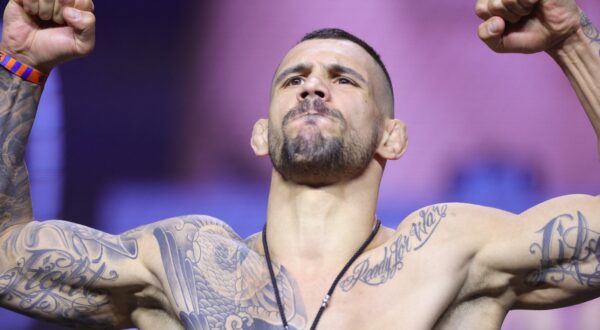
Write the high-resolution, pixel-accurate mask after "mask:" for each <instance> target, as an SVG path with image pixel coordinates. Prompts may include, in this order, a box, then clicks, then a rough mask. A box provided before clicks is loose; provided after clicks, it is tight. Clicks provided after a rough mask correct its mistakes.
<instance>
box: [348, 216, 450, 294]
mask: <svg viewBox="0 0 600 330" xmlns="http://www.w3.org/2000/svg"><path fill="white" fill-rule="evenodd" d="M447 209H448V206H447V205H435V206H431V207H429V208H427V209H423V210H421V211H420V212H419V219H418V220H417V221H415V222H413V223H412V224H411V226H410V230H409V232H408V235H405V234H400V235H398V237H397V238H396V239H395V240H394V242H392V243H391V244H390V245H388V246H386V247H384V250H383V251H384V252H383V258H381V259H380V260H378V261H372V260H371V258H370V257H369V258H367V259H365V260H363V261H361V262H359V263H358V264H357V265H356V266H354V268H353V270H352V274H350V275H348V276H347V277H346V278H345V279H343V280H342V281H340V284H339V285H340V288H341V289H342V290H344V291H350V290H351V289H352V288H353V287H354V286H355V285H356V284H357V283H358V282H361V283H364V284H367V285H371V286H378V285H382V284H385V283H386V282H387V281H389V280H391V279H392V278H393V277H394V275H396V273H397V272H398V271H399V270H402V268H403V267H404V256H405V255H406V254H407V253H409V252H413V251H418V250H419V249H421V248H422V247H423V246H425V244H426V243H427V242H428V241H429V238H430V237H431V236H432V235H433V233H434V231H435V229H436V228H437V227H438V225H439V224H440V223H441V222H442V220H443V219H444V218H445V217H446V211H447Z"/></svg>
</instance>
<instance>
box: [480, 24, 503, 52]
mask: <svg viewBox="0 0 600 330" xmlns="http://www.w3.org/2000/svg"><path fill="white" fill-rule="evenodd" d="M505 28H506V22H504V20H503V19H502V18H500V17H497V16H494V17H492V18H490V19H488V20H487V21H485V22H483V23H481V24H480V25H479V29H478V31H477V34H478V35H479V38H480V39H481V40H482V41H483V42H484V43H485V44H486V45H487V46H488V47H490V48H491V49H492V50H493V51H495V52H502V51H503V50H504V45H503V44H502V35H503V33H504V29H505Z"/></svg>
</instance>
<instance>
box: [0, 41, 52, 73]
mask: <svg viewBox="0 0 600 330" xmlns="http://www.w3.org/2000/svg"><path fill="white" fill-rule="evenodd" d="M0 52H2V53H5V54H7V55H8V56H10V57H12V58H14V59H15V60H17V61H19V62H20V63H23V64H25V65H27V66H29V67H31V68H33V69H35V70H37V71H40V72H41V73H43V74H45V75H48V74H50V71H52V69H53V68H54V66H52V65H44V64H42V63H39V61H36V60H35V59H34V58H33V57H31V56H29V55H27V54H26V53H24V52H20V51H16V50H13V49H10V48H8V47H6V46H5V45H4V43H0Z"/></svg>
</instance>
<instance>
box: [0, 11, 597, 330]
mask: <svg viewBox="0 0 600 330" xmlns="http://www.w3.org/2000/svg"><path fill="white" fill-rule="evenodd" d="M73 10H75V12H74V11H73ZM92 10H93V4H92V3H91V2H90V1H89V0H60V1H58V0H57V1H55V2H53V1H47V0H40V1H37V0H29V1H25V0H23V1H21V0H11V1H10V2H9V4H8V5H7V7H6V10H5V15H4V26H3V35H4V36H5V38H4V39H3V40H2V43H1V44H0V50H2V51H4V52H7V53H9V54H11V55H12V56H14V57H15V58H17V59H18V60H20V61H22V62H24V63H26V64H28V65H31V66H33V67H36V68H38V69H40V70H43V71H46V72H48V71H49V70H50V69H51V68H52V67H54V66H55V65H57V64H58V63H61V62H64V61H66V60H69V59H72V58H75V57H79V56H84V55H86V54H88V53H89V52H90V51H91V49H92V48H93V44H94V33H93V31H94V27H95V24H94V22H95V17H94V15H93V13H92ZM476 13H477V14H478V15H479V16H480V17H481V18H482V19H484V20H485V22H484V23H482V25H481V26H480V28H479V36H480V38H481V39H482V40H483V41H484V42H485V43H486V44H487V45H489V46H490V48H492V49H493V50H495V51H498V52H524V53H529V52H536V51H546V52H547V53H548V54H549V55H550V56H551V57H552V58H553V59H554V60H555V61H556V62H557V64H558V65H560V67H561V68H562V69H563V70H564V72H565V75H566V76H567V78H568V79H569V81H570V82H571V84H572V86H573V88H574V89H575V91H576V92H577V96H578V97H579V99H580V101H581V104H582V105H583V108H584V109H585V112H586V114H587V116H588V117H589V119H590V121H591V123H592V126H593V127H594V129H595V130H596V133H597V135H598V136H599V137H600V33H599V31H598V29H597V28H596V27H595V26H594V25H593V24H592V23H591V22H590V20H589V19H588V18H587V17H586V16H585V14H584V13H583V12H580V11H579V9H578V8H577V6H576V4H575V3H574V2H573V1H569V0H564V1H552V0H547V1H535V0H518V1H517V0H479V1H478V2H477V5H476ZM32 17H36V19H41V20H46V21H50V20H52V21H53V22H54V23H56V24H55V25H56V26H53V25H54V24H51V26H53V27H49V28H42V27H40V26H36V25H35V24H32V22H34V20H32ZM507 22H508V23H507ZM26 23H27V24H26ZM34 23H35V22H34ZM511 24H512V25H511ZM46 25H48V24H46ZM50 40H52V41H53V42H50ZM342 67H343V68H346V69H344V70H340V68H342ZM290 68H292V69H290ZM348 69H350V70H348ZM283 73H285V74H283ZM282 74H283V75H282ZM275 76H276V78H275V79H274V81H273V86H272V92H271V103H270V109H269V118H268V119H261V120H259V121H258V122H257V124H256V125H255V127H254V131H253V135H252V147H253V149H254V151H255V153H256V154H257V155H259V156H260V155H267V154H269V144H270V143H272V139H273V138H274V136H283V135H288V136H291V137H296V136H301V137H302V138H304V139H306V140H307V141H309V142H310V141H313V139H314V138H315V136H318V134H322V135H323V136H326V137H332V138H342V139H344V141H355V143H354V145H353V146H355V147H364V145H365V144H366V143H367V141H369V139H370V137H372V136H376V137H377V138H378V139H377V141H376V142H377V144H376V145H375V147H374V148H375V150H374V155H373V157H372V159H371V160H370V161H369V162H368V164H367V165H366V168H364V170H363V171H362V172H361V173H359V174H358V175H356V174H352V175H351V176H350V175H348V176H346V177H340V178H338V179H337V181H336V182H327V184H324V183H323V178H322V177H319V176H318V175H317V176H315V175H312V176H303V177H294V178H293V179H290V178H288V177H284V176H282V175H281V174H280V173H279V172H277V171H273V175H272V181H271V190H270V194H269V204H268V210H267V226H268V237H267V239H268V242H269V247H270V250H271V256H272V259H273V260H274V268H275V274H276V278H277V283H278V287H279V291H280V294H281V298H282V301H283V306H284V308H285V314H286V316H287V319H288V322H289V324H290V325H291V328H292V329H308V328H309V326H310V324H311V323H312V321H313V319H314V317H315V314H316V312H317V310H318V308H319V306H320V304H321V300H322V299H323V295H324V293H325V292H326V291H327V289H328V288H329V285H330V284H331V282H332V281H333V279H334V278H335V276H336V275H337V274H338V272H339V271H340V269H341V268H342V267H343V266H344V264H345V263H346V261H347V260H348V259H349V258H350V256H352V254H353V253H354V252H355V251H356V250H357V249H358V247H359V246H360V245H361V243H362V242H363V241H364V240H365V238H366V237H367V236H368V235H369V233H370V231H371V229H372V226H373V223H374V221H375V206H376V203H377V194H378V190H379V183H380V180H381V176H382V174H383V169H384V165H385V163H386V161H388V160H394V159H398V158H400V157H401V155H402V154H403V152H404V151H405V147H406V139H407V138H406V131H405V128H404V124H403V123H402V122H401V121H399V120H397V119H393V118H391V116H390V115H389V114H390V113H391V111H390V107H391V106H392V100H391V94H389V91H388V90H387V89H386V87H385V86H386V85H385V84H386V81H385V77H384V74H383V72H382V71H381V69H380V68H379V67H378V66H377V65H376V63H375V62H374V61H373V60H372V58H371V57H370V56H369V54H367V53H366V52H365V51H364V50H363V49H362V48H361V47H359V46H358V45H356V44H354V43H352V42H349V41H345V40H330V39H326V40H310V41H306V42H302V43H300V44H298V45H296V46H295V47H293V48H292V49H291V50H290V51H289V52H288V53H287V55H286V56H285V57H284V59H283V60H282V62H281V64H280V66H279V68H278V70H277V72H276V75H275ZM279 78H281V79H279ZM0 89H1V90H2V93H1V94H0V137H1V138H0V141H1V147H2V153H1V154H0V304H1V305H2V306H3V307H5V308H9V309H12V310H15V311H17V312H20V313H23V314H26V315H30V316H32V317H36V318H42V319H47V320H50V321H54V322H57V323H62V324H66V325H70V326H73V327H78V328H92V329H93V328H97V329H107V328H131V327H137V328H140V329H157V330H158V329H161V330H162V329H281V328H282V323H281V320H280V315H279V311H278V308H277V304H276V302H275V296H274V290H273V287H272V285H271V281H270V278H269V273H268V269H267V266H266V263H265V258H264V251H263V248H262V245H261V243H260V242H261V238H262V237H261V234H260V233H258V234H255V235H253V236H251V237H248V238H246V239H243V238H241V237H239V236H238V235H237V234H236V233H235V232H234V231H233V230H232V229H231V228H230V227H229V226H228V225H227V224H225V223H224V222H223V221H220V220H218V219H215V218H212V217H209V216H199V215H191V216H184V217H177V218H171V219H166V220H163V221H159V222H156V223H152V224H148V225H145V226H142V227H139V228H136V229H133V230H130V231H128V232H125V233H122V234H120V235H111V234H107V233H103V232H101V231H97V230H95V229H92V228H88V227H85V226H81V225H78V224H75V223H71V222H66V221H59V220H48V221H43V222H38V221H33V218H32V212H31V199H30V196H29V186H28V176H27V170H26V167H25V164H24V160H23V158H24V150H25V146H26V143H27V138H28V135H29V131H30V129H31V125H32V123H33V119H34V117H35V112H36V109H37V105H38V102H39V98H40V95H41V93H42V87H40V86H37V85H33V84H31V83H29V82H26V81H23V80H22V79H20V78H19V77H17V76H15V75H13V74H11V73H9V72H8V71H7V70H4V69H0ZM314 100H320V102H323V103H324V104H325V105H327V106H328V107H330V108H332V109H336V111H338V112H339V114H340V115H341V116H342V117H343V121H342V120H340V119H339V118H337V119H336V118H335V117H328V116H322V115H319V114H318V113H316V112H315V111H312V110H314V109H312V110H310V109H309V114H308V115H305V116H302V117H297V118H293V119H291V120H290V121H289V124H288V125H284V120H283V119H284V117H285V116H286V114H287V113H288V112H289V111H290V110H291V109H293V108H294V107H296V106H297V105H298V104H300V103H302V102H305V101H306V102H308V101H310V102H313V101H314ZM342 123H343V124H342ZM373 133H377V134H373ZM276 152H277V149H274V150H272V153H276ZM271 156H272V157H276V155H274V154H272V155H271ZM599 295H600V197H598V196H588V195H570V196H563V197H559V198H555V199H552V200H549V201H547V202H544V203H542V204H540V205H537V206H535V207H533V208H531V209H529V210H527V211H525V212H523V213H521V214H512V213H509V212H504V211H501V210H497V209H492V208H487V207H482V206H476V205H467V204H437V205H431V206H428V207H424V208H422V209H420V210H417V211H415V212H414V213H412V214H411V215H409V216H408V217H407V218H406V219H404V220H403V221H402V222H401V224H400V226H398V228H395V229H392V228H383V227H382V228H381V229H380V231H379V232H378V234H377V235H376V237H375V238H374V240H373V241H372V242H371V243H370V244H369V246H368V247H367V249H366V250H365V252H364V253H363V254H362V255H361V256H360V257H359V258H358V259H357V260H356V261H355V262H354V263H353V264H352V266H351V267H350V268H349V270H348V272H347V273H346V274H345V276H344V277H343V278H342V280H341V281H340V283H339V285H338V287H337V288H336V291H335V293H334V295H333V297H332V299H331V300H330V302H329V306H328V307H327V309H326V311H325V313H324V314H323V317H322V319H321V322H320V323H319V329H499V328H500V326H501V324H502V321H503V319H504V317H505V316H506V313H507V312H508V311H509V310H511V309H515V308H524V309H544V308H555V307H561V306H567V305H572V304H575V303H579V302H583V301H586V300H590V299H594V298H596V297H598V296H599Z"/></svg>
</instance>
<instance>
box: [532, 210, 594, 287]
mask: <svg viewBox="0 0 600 330" xmlns="http://www.w3.org/2000/svg"><path fill="white" fill-rule="evenodd" d="M537 233H539V234H540V235H541V242H534V243H532V244H531V246H530V248H529V251H530V253H531V254H534V255H540V268H539V269H538V270H535V271H533V272H532V273H530V274H529V275H528V276H527V279H526V282H527V284H528V285H530V286H533V287H538V286H540V285H544V284H550V285H559V284H561V283H563V282H565V281H567V280H574V281H575V283H577V285H579V286H583V287H589V288H600V232H597V231H594V230H592V229H591V228H590V227H589V225H588V221H587V220H586V218H585V216H584V215H583V213H581V212H579V211H578V212H577V214H575V215H572V214H561V215H559V216H557V217H555V218H554V219H552V220H550V221H549V222H548V223H547V224H546V225H545V226H544V227H542V228H541V229H540V230H539V231H538V232H537Z"/></svg>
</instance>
